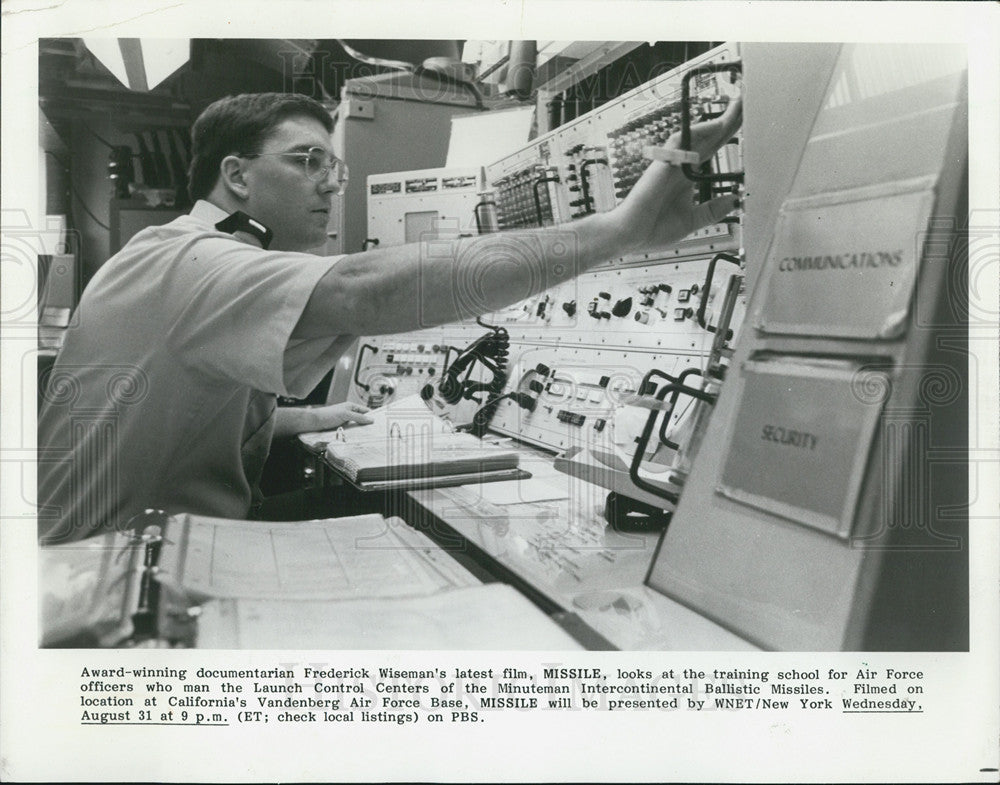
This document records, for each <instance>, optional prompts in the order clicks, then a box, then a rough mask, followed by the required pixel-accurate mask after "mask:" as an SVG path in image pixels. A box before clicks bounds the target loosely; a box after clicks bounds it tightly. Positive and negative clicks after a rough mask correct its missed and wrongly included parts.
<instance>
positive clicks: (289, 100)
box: [188, 93, 333, 199]
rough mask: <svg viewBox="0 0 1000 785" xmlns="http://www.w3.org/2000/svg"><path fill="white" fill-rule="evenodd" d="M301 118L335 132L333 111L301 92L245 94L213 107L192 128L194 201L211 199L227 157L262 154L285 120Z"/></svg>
mask: <svg viewBox="0 0 1000 785" xmlns="http://www.w3.org/2000/svg"><path fill="white" fill-rule="evenodd" d="M301 116H305V117H314V118H316V119H317V120H319V122H321V123H322V124H323V127H324V128H326V130H327V131H328V132H332V131H333V119H332V118H331V117H330V113H329V111H327V110H326V109H325V108H324V107H323V105H322V104H321V103H319V102H318V101H315V100H313V99H312V98H309V97H308V96H305V95H298V94H297V93H245V94H243V95H230V96H227V97H226V98H220V99H219V100H218V101H216V102H215V103H213V104H211V105H210V106H209V107H208V108H207V109H205V111H204V112H202V113H201V115H199V117H198V119H197V120H195V123H194V127H193V128H192V129H191V166H190V168H189V169H188V193H190V195H191V198H192V199H204V198H205V197H206V196H208V194H209V193H210V192H211V190H212V188H214V187H215V183H216V181H217V180H218V177H219V164H220V163H221V162H222V159H223V158H225V157H226V156H227V155H232V154H234V153H255V152H258V151H259V147H260V145H261V144H262V143H263V142H264V140H265V139H267V137H268V135H269V134H270V133H271V132H272V131H273V130H274V129H275V128H277V126H278V125H279V124H280V123H281V122H282V121H283V120H285V119H287V118H289V117H301Z"/></svg>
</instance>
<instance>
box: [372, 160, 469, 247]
mask: <svg viewBox="0 0 1000 785" xmlns="http://www.w3.org/2000/svg"><path fill="white" fill-rule="evenodd" d="M481 190H482V188H481V183H480V175H479V170H478V169H476V168H472V167H456V168H448V169H418V170H414V171H410V172H391V173H388V174H373V175H369V176H368V237H367V239H366V246H371V245H378V246H382V247H387V246H393V245H402V244H404V243H416V242H422V241H423V242H426V241H428V240H431V239H433V238H435V237H438V236H446V237H448V236H450V237H455V236H461V237H471V236H472V235H474V234H477V233H478V232H477V229H476V216H475V207H476V204H477V203H478V202H479V201H480V195H479V194H480V191H481Z"/></svg>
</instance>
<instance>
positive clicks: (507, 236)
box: [294, 99, 742, 338]
mask: <svg viewBox="0 0 1000 785" xmlns="http://www.w3.org/2000/svg"><path fill="white" fill-rule="evenodd" d="M741 119H742V104H741V101H740V99H735V100H734V101H732V102H730V105H729V107H728V108H727V109H726V111H725V113H724V114H723V115H722V116H721V117H719V118H717V119H715V120H710V121H708V122H705V123H700V124H698V125H696V126H695V127H694V128H692V129H691V148H692V149H693V150H694V151H696V152H697V153H698V154H699V156H700V158H701V160H706V159H708V158H709V157H711V156H712V155H713V154H714V153H715V151H716V150H718V149H719V147H721V146H722V145H723V144H725V143H726V142H728V141H729V139H731V138H732V136H733V134H734V133H735V132H736V130H737V128H739V125H740V122H741ZM679 141H680V134H674V135H672V136H671V137H670V139H669V140H668V143H667V144H668V146H671V145H672V146H676V145H677V143H678V142H679ZM735 207H736V197H735V196H723V197H718V198H716V199H713V200H711V201H710V202H706V203H704V204H701V205H694V204H693V203H692V197H691V183H690V181H688V180H687V178H685V177H684V174H683V172H682V171H681V169H680V167H679V166H673V165H669V164H666V163H663V162H660V161H653V162H652V163H651V164H650V165H649V166H648V167H647V169H646V171H645V172H644V173H643V175H642V177H641V178H640V179H639V181H638V182H637V183H636V184H635V186H634V187H633V188H632V191H631V192H630V193H629V195H628V196H627V197H626V198H625V200H624V201H623V202H622V203H621V204H620V205H619V206H618V207H616V208H615V209H614V210H611V211H609V212H606V213H598V214H595V215H591V216H588V217H586V218H583V219H581V220H579V221H574V222H573V223H571V224H564V225H561V226H556V227H550V228H542V229H531V230H523V231H517V232H500V233H494V234H486V235H480V236H478V237H471V238H465V239H461V240H458V241H455V242H452V243H450V244H449V245H447V249H448V250H447V251H446V252H442V249H444V248H445V244H444V243H441V244H435V245H434V253H426V252H425V251H426V249H425V247H424V245H423V244H421V243H411V244H408V245H400V246H395V247H391V248H382V249H378V250H372V251H365V252H363V253H358V254H352V255H350V256H348V257H346V258H344V259H343V260H341V261H340V262H339V263H338V264H336V265H335V266H334V267H332V268H331V269H330V271H329V272H328V273H327V274H326V275H325V276H324V277H323V278H322V279H321V280H320V282H319V283H318V284H317V286H316V289H315V290H314V292H313V294H312V297H311V298H310V300H309V303H308V304H307V306H306V309H305V311H304V312H303V314H302V318H301V319H300V320H299V323H298V325H297V326H296V329H295V333H294V336H295V337H297V338H312V337H321V336H327V335H335V334H341V335H343V334H348V335H379V334H385V333H398V332H406V331H408V330H414V329H420V328H425V327H433V326H436V325H439V324H446V323H449V322H455V321H459V320H461V319H464V318H468V317H470V316H475V315H479V314H481V313H487V312H490V311H495V310H498V309H500V308H504V307H506V306H508V305H511V304H512V303H515V302H518V301H519V300H523V299H525V298H527V297H531V296H533V295H535V294H538V293H539V292H542V291H544V290H545V289H547V288H549V287H551V286H552V285H554V284H555V283H557V282H558V281H555V280H551V279H550V278H549V277H548V276H547V275H545V274H540V272H542V271H544V270H546V269H547V268H548V267H549V266H550V262H551V261H552V257H554V256H555V257H558V261H559V262H560V263H561V264H562V265H563V266H564V268H568V269H567V275H566V276H565V277H569V276H575V275H580V274H581V273H584V272H586V271H587V270H589V269H591V268H592V267H594V266H595V265H598V264H600V263H602V262H605V261H608V260H609V259H614V258H617V257H619V256H622V255H625V254H631V253H641V252H644V251H651V250H655V249H657V248H662V247H664V246H666V245H669V244H671V243H674V242H677V241H678V240H681V239H682V238H684V237H686V236H687V235H688V234H690V233H691V232H693V231H695V230H696V229H699V228H701V227H702V226H706V225H708V224H711V223H715V222H717V221H719V220H721V219H722V218H723V217H724V216H725V215H726V214H727V213H729V212H731V211H732V210H733V209H734V208H735ZM566 238H570V239H571V242H569V243H567V242H565V240H566ZM556 248H560V249H561V251H559V252H557V251H556V250H554V249H556ZM533 256H537V258H532V257H533ZM564 256H565V258H563V257H564ZM565 277H564V278H563V279H565ZM470 285H471V286H472V287H473V290H472V291H470V290H469V286H470Z"/></svg>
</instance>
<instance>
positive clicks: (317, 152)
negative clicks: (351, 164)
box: [240, 147, 349, 194]
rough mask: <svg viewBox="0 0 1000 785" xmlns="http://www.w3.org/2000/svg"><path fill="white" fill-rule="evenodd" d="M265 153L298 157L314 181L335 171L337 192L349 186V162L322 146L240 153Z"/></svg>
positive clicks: (241, 154) (256, 156)
mask: <svg viewBox="0 0 1000 785" xmlns="http://www.w3.org/2000/svg"><path fill="white" fill-rule="evenodd" d="M265 155H280V156H287V157H291V158H298V159H299V163H301V164H302V168H303V169H304V170H305V173H306V177H308V178H309V179H310V180H312V181H314V182H319V181H320V180H323V179H324V178H325V177H326V176H327V173H328V172H330V171H332V172H333V179H334V180H335V181H336V183H337V191H336V192H337V193H338V194H342V193H343V192H344V189H346V188H347V179H348V175H349V172H348V170H347V164H345V163H344V162H343V161H341V160H340V159H339V158H337V156H335V155H333V154H332V153H329V152H327V151H326V150H324V149H323V148H322V147H310V148H309V149H308V150H304V151H296V152H292V153H240V156H241V157H243V158H260V157H262V156H265Z"/></svg>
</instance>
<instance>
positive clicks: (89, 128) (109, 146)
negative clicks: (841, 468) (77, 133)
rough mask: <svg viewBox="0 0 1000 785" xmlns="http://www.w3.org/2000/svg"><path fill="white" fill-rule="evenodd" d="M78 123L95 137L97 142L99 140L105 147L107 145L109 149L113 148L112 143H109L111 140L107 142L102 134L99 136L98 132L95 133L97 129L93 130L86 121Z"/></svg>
mask: <svg viewBox="0 0 1000 785" xmlns="http://www.w3.org/2000/svg"><path fill="white" fill-rule="evenodd" d="M80 125H82V126H83V127H84V128H85V129H86V130H87V131H88V132H90V134H91V135H92V136H93V137H94V138H95V139H97V141H98V142H100V143H101V144H103V145H104V146H105V147H108V148H109V149H111V150H114V149H115V146H114V145H113V144H111V142H109V141H108V140H107V139H105V138H104V137H103V136H101V135H100V134H99V133H97V131H95V130H94V129H93V128H91V127H90V126H89V125H87V124H86V123H80Z"/></svg>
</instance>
